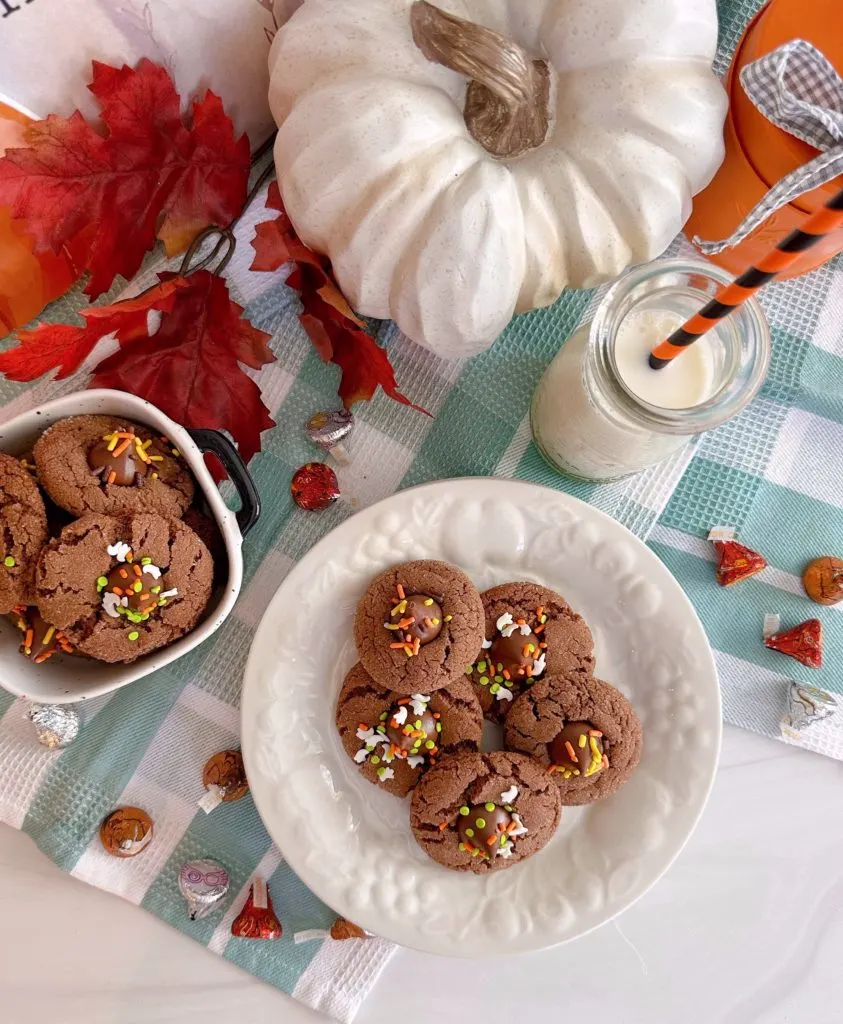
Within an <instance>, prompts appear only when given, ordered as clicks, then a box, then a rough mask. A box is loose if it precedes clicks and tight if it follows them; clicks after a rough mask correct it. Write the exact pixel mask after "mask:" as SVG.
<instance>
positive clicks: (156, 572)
mask: <svg viewBox="0 0 843 1024" xmlns="http://www.w3.org/2000/svg"><path fill="white" fill-rule="evenodd" d="M141 568H142V569H143V571H144V572H148V573H149V575H150V576H152V578H153V579H156V580H160V579H161V570H160V569H159V568H158V566H157V565H144V566H142V567H141Z"/></svg>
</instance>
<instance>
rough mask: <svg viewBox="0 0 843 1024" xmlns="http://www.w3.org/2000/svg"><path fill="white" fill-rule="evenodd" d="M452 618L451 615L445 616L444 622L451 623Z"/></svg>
mask: <svg viewBox="0 0 843 1024" xmlns="http://www.w3.org/2000/svg"><path fill="white" fill-rule="evenodd" d="M453 617H454V616H453V615H446V616H445V621H446V622H450V621H451V619H453Z"/></svg>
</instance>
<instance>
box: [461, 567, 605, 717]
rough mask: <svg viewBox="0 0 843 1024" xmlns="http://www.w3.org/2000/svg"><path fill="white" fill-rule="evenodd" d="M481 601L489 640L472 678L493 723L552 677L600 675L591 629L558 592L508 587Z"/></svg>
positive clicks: (533, 586)
mask: <svg viewBox="0 0 843 1024" xmlns="http://www.w3.org/2000/svg"><path fill="white" fill-rule="evenodd" d="M481 598H482V600H483V611H484V614H485V621H486V638H485V640H484V641H483V649H482V651H481V652H480V655H479V657H478V658H477V659H476V660H475V661H474V662H473V663H472V665H471V668H470V669H469V670H468V671H467V675H470V676H471V682H472V684H473V685H474V688H475V692H476V693H477V697H478V699H479V700H480V704H481V706H482V708H483V713H484V714H485V716H486V717H487V718H488V719H490V720H491V721H493V722H503V721H504V719H505V718H506V716H507V714H508V713H509V709H510V708H511V707H512V702H513V700H514V699H515V698H516V697H518V696H520V694H522V693H523V692H524V690H525V689H527V687H529V686H531V685H532V684H533V683H534V682H535V681H536V680H537V679H540V678H542V676H543V675H545V674H546V673H550V674H554V675H556V674H562V675H564V674H568V673H573V674H583V675H591V673H592V672H593V671H594V639H593V637H592V635H591V630H590V629H589V628H588V625H587V624H586V622H585V620H584V619H583V618H582V617H581V616H579V615H577V613H576V612H575V611H574V610H573V609H572V608H571V607H570V605H569V604H568V602H567V601H566V600H565V599H564V598H563V597H561V596H560V595H559V594H557V593H556V592H555V591H553V590H550V589H549V588H548V587H540V586H539V585H538V584H537V583H504V584H503V585H502V586H499V587H493V588H492V589H491V590H487V591H486V592H485V593H483V594H481Z"/></svg>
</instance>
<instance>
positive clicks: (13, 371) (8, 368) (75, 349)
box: [0, 277, 187, 391]
mask: <svg viewBox="0 0 843 1024" xmlns="http://www.w3.org/2000/svg"><path fill="white" fill-rule="evenodd" d="M186 287H187V281H186V279H185V278H183V277H174V278H171V279H170V280H167V281H162V282H161V283H160V284H157V285H155V286H154V287H153V288H150V289H149V290H148V291H145V292H143V293H142V294H141V295H138V296H137V297H136V298H134V299H127V300H125V301H123V302H114V303H112V304H111V305H109V306H94V307H91V308H89V309H85V310H83V311H82V314H81V315H82V319H83V320H84V321H85V324H84V326H82V327H77V326H74V325H71V324H40V325H39V326H38V327H34V328H32V329H31V330H27V331H18V344H17V345H16V346H15V347H14V348H10V349H8V350H7V351H6V352H0V373H3V374H5V376H6V377H7V378H8V379H9V380H19V381H31V380H35V379H36V378H38V377H41V376H43V374H45V373H48V372H49V371H50V370H55V369H57V370H58V373H56V380H63V379H64V378H65V377H69V376H70V374H72V373H75V372H76V371H77V370H78V369H79V367H80V366H81V365H82V363H83V362H84V361H85V359H86V358H87V357H88V356H89V355H90V354H91V352H93V350H94V348H95V347H96V345H97V344H98V342H100V341H101V340H102V339H103V338H105V337H107V336H108V335H113V336H114V338H115V340H116V341H118V342H119V343H120V345H125V344H127V343H128V342H132V341H137V340H138V339H139V338H145V337H147V336H148V335H147V332H148V323H149V313H150V311H153V310H157V311H159V312H161V313H167V312H170V311H171V310H172V309H173V304H174V302H175V297H176V292H177V291H179V290H180V289H183V288H186ZM123 390H125V391H131V390H132V389H131V388H124V389H123Z"/></svg>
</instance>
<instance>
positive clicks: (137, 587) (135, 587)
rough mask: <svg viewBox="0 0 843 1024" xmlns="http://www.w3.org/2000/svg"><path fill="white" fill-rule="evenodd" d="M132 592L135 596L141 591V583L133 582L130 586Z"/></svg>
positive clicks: (138, 581)
mask: <svg viewBox="0 0 843 1024" xmlns="http://www.w3.org/2000/svg"><path fill="white" fill-rule="evenodd" d="M132 590H134V592H135V593H136V594H139V593H140V592H141V591H142V590H143V583H142V582H141V581H140V580H135V582H134V583H133V584H132Z"/></svg>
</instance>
